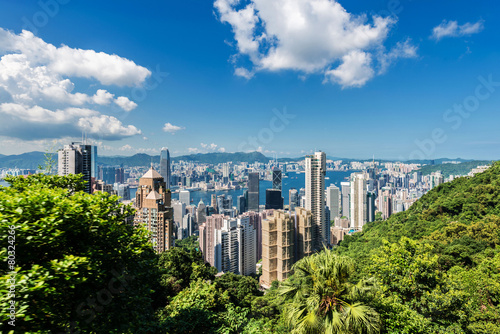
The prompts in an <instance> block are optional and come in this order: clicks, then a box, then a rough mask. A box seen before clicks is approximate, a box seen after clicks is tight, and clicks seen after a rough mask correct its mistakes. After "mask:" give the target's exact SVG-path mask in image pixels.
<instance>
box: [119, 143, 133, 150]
mask: <svg viewBox="0 0 500 334" xmlns="http://www.w3.org/2000/svg"><path fill="white" fill-rule="evenodd" d="M133 149H134V148H133V147H132V146H130V145H129V144H126V145H123V146H122V147H120V148H119V150H120V151H132V150H133Z"/></svg>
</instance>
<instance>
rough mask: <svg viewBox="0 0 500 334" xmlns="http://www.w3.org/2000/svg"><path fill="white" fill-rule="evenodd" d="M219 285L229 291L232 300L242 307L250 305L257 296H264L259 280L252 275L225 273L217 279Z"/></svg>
mask: <svg viewBox="0 0 500 334" xmlns="http://www.w3.org/2000/svg"><path fill="white" fill-rule="evenodd" d="M215 283H216V284H217V287H218V288H220V289H222V290H223V291H227V292H228V293H229V296H230V298H231V302H232V303H233V304H235V305H238V306H241V307H250V306H251V304H252V301H253V299H254V298H255V297H257V296H262V292H261V291H260V290H259V282H258V281H257V280H256V279H255V278H253V277H250V276H242V275H236V274H234V273H225V274H224V275H222V276H220V277H217V278H216V280H215Z"/></svg>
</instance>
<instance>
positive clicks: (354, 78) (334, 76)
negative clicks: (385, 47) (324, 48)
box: [325, 51, 375, 88]
mask: <svg viewBox="0 0 500 334" xmlns="http://www.w3.org/2000/svg"><path fill="white" fill-rule="evenodd" d="M371 63H372V58H371V55H370V54H368V53H365V52H363V51H351V52H350V53H348V54H346V55H345V56H343V57H342V64H341V65H340V66H339V67H337V68H336V69H334V70H330V71H327V72H326V73H325V75H326V78H327V79H329V80H330V81H331V82H337V83H339V84H340V85H341V86H342V88H345V87H361V86H363V85H364V84H365V83H366V82H367V81H368V80H370V79H371V78H373V76H374V75H375V71H374V70H373V69H372V68H371Z"/></svg>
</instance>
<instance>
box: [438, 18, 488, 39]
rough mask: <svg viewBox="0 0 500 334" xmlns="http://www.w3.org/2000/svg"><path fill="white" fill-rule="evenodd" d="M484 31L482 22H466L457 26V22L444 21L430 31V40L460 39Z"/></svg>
mask: <svg viewBox="0 0 500 334" xmlns="http://www.w3.org/2000/svg"><path fill="white" fill-rule="evenodd" d="M483 29H484V20H479V21H477V22H476V23H470V22H467V23H465V24H462V25H459V24H458V22H457V21H446V20H444V21H443V22H442V23H441V24H440V25H438V26H437V27H434V28H433V29H432V35H431V38H433V39H435V40H437V41H439V40H440V39H442V38H444V37H462V36H469V35H472V34H477V33H479V32H481V31H482V30H483Z"/></svg>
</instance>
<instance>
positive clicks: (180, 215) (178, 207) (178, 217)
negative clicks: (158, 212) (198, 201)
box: [172, 200, 186, 239]
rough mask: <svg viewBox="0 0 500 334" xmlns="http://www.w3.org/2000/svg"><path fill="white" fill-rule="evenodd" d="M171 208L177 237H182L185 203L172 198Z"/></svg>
mask: <svg viewBox="0 0 500 334" xmlns="http://www.w3.org/2000/svg"><path fill="white" fill-rule="evenodd" d="M172 208H173V209H174V223H175V226H176V228H177V234H176V235H177V239H182V220H183V219H184V216H185V215H186V204H184V203H182V202H180V201H175V200H173V201H172Z"/></svg>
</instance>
